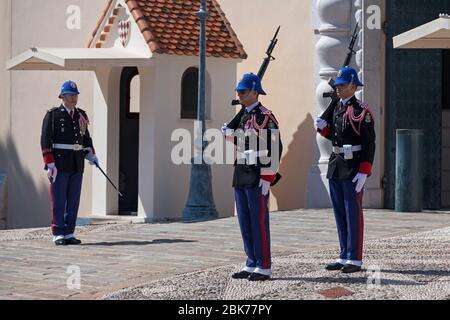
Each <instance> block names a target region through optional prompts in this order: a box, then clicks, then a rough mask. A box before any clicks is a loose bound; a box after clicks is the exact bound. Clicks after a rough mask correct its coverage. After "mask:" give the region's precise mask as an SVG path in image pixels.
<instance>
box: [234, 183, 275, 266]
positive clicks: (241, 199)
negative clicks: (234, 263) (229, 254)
mask: <svg viewBox="0 0 450 320" xmlns="http://www.w3.org/2000/svg"><path fill="white" fill-rule="evenodd" d="M234 190H235V192H234V194H235V198H236V207H237V214H238V220H239V226H240V229H241V234H242V239H243V240H244V250H245V253H246V255H247V262H246V266H247V267H250V268H256V267H257V268H260V269H270V268H271V265H272V261H271V256H270V229H269V209H268V207H267V201H268V199H269V194H270V193H269V194H267V195H266V196H263V195H262V191H261V188H235V189H234Z"/></svg>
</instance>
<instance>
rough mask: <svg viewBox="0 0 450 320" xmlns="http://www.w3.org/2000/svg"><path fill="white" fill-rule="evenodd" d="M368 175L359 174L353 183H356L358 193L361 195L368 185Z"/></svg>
mask: <svg viewBox="0 0 450 320" xmlns="http://www.w3.org/2000/svg"><path fill="white" fill-rule="evenodd" d="M366 179H367V174H365V173H360V172H358V173H357V174H356V176H355V177H354V178H353V180H352V182H356V181H358V182H357V183H356V188H355V190H356V193H360V192H361V190H362V189H363V187H364V184H365V183H366Z"/></svg>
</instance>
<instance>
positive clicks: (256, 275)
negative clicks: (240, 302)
mask: <svg viewBox="0 0 450 320" xmlns="http://www.w3.org/2000/svg"><path fill="white" fill-rule="evenodd" d="M269 279H270V276H268V275H265V274H261V273H257V272H253V273H252V274H251V275H250V277H248V280H249V281H265V280H269Z"/></svg>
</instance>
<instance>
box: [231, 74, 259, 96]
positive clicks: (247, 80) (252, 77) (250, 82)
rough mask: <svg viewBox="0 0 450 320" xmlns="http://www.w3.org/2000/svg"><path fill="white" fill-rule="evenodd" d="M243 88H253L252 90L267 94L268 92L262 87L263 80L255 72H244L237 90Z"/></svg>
mask: <svg viewBox="0 0 450 320" xmlns="http://www.w3.org/2000/svg"><path fill="white" fill-rule="evenodd" d="M241 90H251V91H256V92H258V93H259V94H262V95H266V93H265V92H264V90H263V88H262V85H261V80H260V79H259V77H258V76H257V75H256V74H253V73H246V74H244V76H243V77H242V80H241V81H239V83H238V85H237V87H236V91H241Z"/></svg>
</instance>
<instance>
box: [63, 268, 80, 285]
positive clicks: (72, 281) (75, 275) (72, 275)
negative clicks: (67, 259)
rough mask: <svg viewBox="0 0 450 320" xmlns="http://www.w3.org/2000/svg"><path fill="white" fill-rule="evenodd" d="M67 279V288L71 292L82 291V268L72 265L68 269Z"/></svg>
mask: <svg viewBox="0 0 450 320" xmlns="http://www.w3.org/2000/svg"><path fill="white" fill-rule="evenodd" d="M66 273H67V274H69V277H67V280H66V286H67V289H69V290H80V289H81V268H80V267H79V266H76V265H71V266H68V267H67V271H66Z"/></svg>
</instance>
